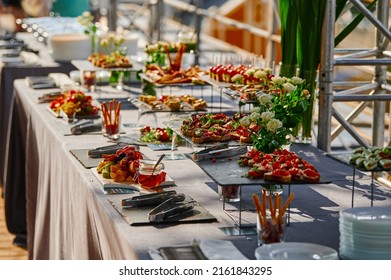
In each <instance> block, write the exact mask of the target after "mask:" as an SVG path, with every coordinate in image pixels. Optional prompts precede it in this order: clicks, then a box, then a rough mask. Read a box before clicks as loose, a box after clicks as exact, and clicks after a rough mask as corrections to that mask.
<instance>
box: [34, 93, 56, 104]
mask: <svg viewBox="0 0 391 280" xmlns="http://www.w3.org/2000/svg"><path fill="white" fill-rule="evenodd" d="M61 96H62V93H61V91H53V92H49V93H45V94H43V95H41V96H39V97H38V102H40V103H43V102H50V101H53V100H56V99H57V98H59V97H61Z"/></svg>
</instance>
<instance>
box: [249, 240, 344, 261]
mask: <svg viewBox="0 0 391 280" xmlns="http://www.w3.org/2000/svg"><path fill="white" fill-rule="evenodd" d="M255 257H256V258H257V260H338V252H337V251H336V250H334V249H332V248H330V247H326V246H323V245H318V244H313V243H301V242H282V243H272V244H265V245H263V246H261V247H258V248H257V249H256V250H255Z"/></svg>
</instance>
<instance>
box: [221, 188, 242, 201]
mask: <svg viewBox="0 0 391 280" xmlns="http://www.w3.org/2000/svg"><path fill="white" fill-rule="evenodd" d="M218 194H219V199H220V200H224V201H225V202H238V201H240V186H237V185H232V186H220V185H219V186H218Z"/></svg>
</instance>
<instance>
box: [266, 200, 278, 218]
mask: <svg viewBox="0 0 391 280" xmlns="http://www.w3.org/2000/svg"><path fill="white" fill-rule="evenodd" d="M268 198H269V209H270V216H271V217H272V220H274V219H275V218H276V215H275V214H276V213H275V212H274V207H273V201H272V196H271V195H269V197H268Z"/></svg>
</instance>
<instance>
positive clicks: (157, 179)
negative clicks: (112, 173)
mask: <svg viewBox="0 0 391 280" xmlns="http://www.w3.org/2000/svg"><path fill="white" fill-rule="evenodd" d="M155 164H156V161H153V160H140V167H139V169H138V172H137V175H136V176H137V182H138V183H139V184H140V185H141V187H143V188H154V187H157V186H160V185H161V184H162V183H163V182H164V181H165V180H166V172H165V171H164V165H163V163H159V164H158V165H157V166H156V168H155Z"/></svg>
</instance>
